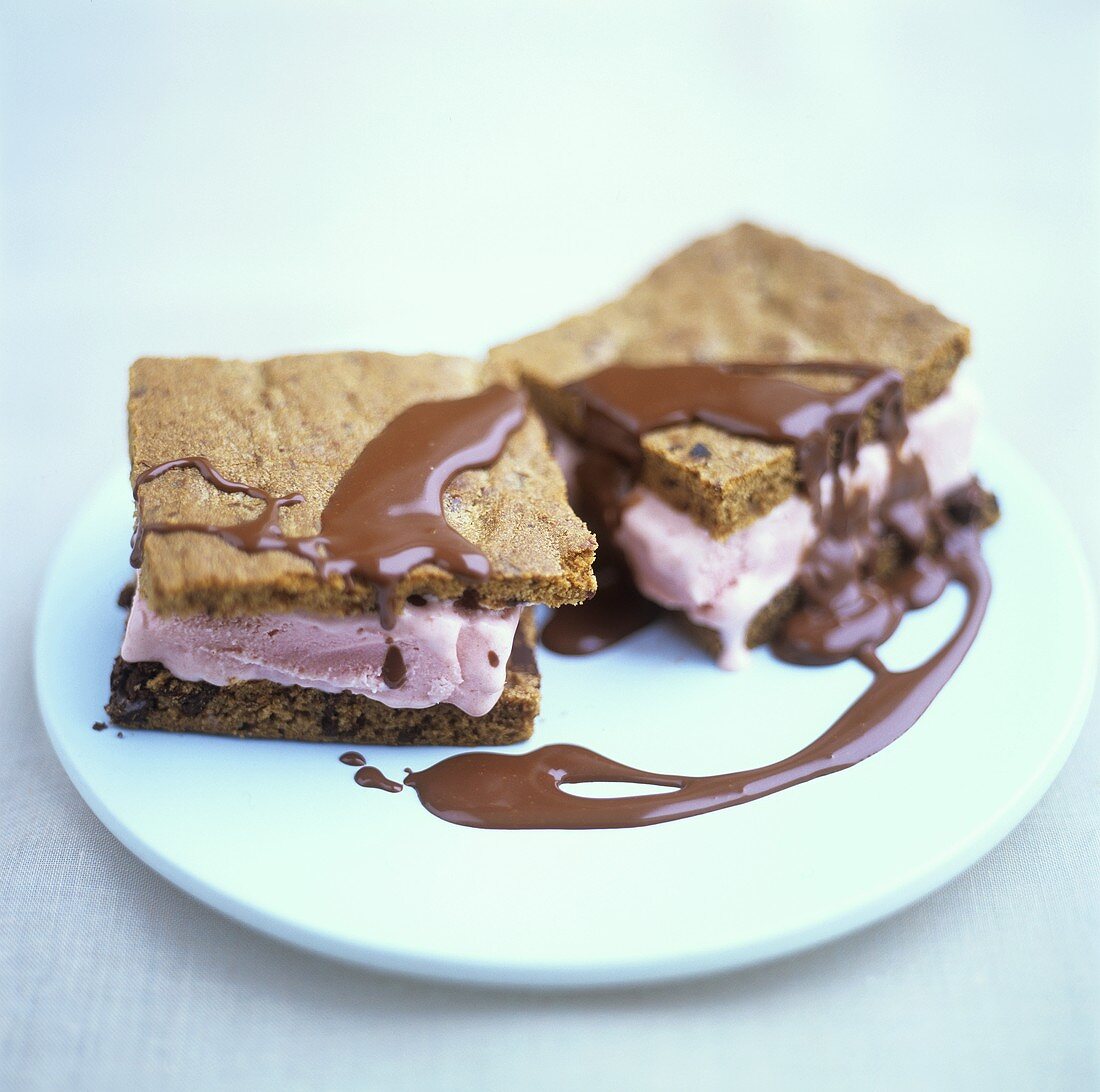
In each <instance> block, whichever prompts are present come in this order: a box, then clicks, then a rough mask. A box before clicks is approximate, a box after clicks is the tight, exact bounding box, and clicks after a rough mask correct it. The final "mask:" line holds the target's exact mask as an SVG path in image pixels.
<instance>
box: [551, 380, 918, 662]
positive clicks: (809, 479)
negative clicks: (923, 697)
mask: <svg viewBox="0 0 1100 1092" xmlns="http://www.w3.org/2000/svg"><path fill="white" fill-rule="evenodd" d="M823 382H824V384H825V386H824V387H823V386H822V383H823ZM567 390H568V391H569V393H570V394H572V395H573V396H574V397H575V398H577V399H579V400H580V402H581V405H582V407H583V417H582V432H583V436H584V441H585V444H586V448H585V454H584V457H583V458H582V460H581V462H580V464H579V467H578V472H577V488H578V491H579V496H578V497H577V498H576V504H577V507H578V508H579V510H580V512H581V514H582V515H583V516H584V518H585V519H586V520H588V521H589V522H590V523H591V524H592V525H593V526H594V528H595V530H596V534H597V537H598V538H599V540H600V559H601V566H602V568H601V572H600V573H599V574H598V576H597V584H598V585H599V586H600V587H601V589H602V587H603V586H604V585H605V584H606V585H609V586H610V588H611V591H610V593H609V594H608V595H607V596H606V597H604V598H603V600H601V595H600V592H599V591H597V594H596V596H595V598H594V599H592V600H590V601H589V603H586V604H584V605H583V606H581V607H573V608H564V609H563V610H561V611H559V612H558V613H557V614H556V615H555V616H554V617H553V618H552V619H551V621H550V622H549V623H548V624H547V626H546V627H545V628H544V630H543V638H542V639H543V643H544V644H545V645H546V646H547V647H548V648H550V649H552V650H553V651H556V652H562V653H566V654H569V655H584V654H586V653H589V652H597V651H599V650H600V649H603V648H606V647H608V645H610V644H613V643H614V642H615V641H616V640H621V639H622V638H623V637H626V636H628V635H629V634H630V633H633V632H635V631H636V630H638V629H640V628H642V627H643V626H644V625H646V624H648V622H650V621H652V620H653V619H654V618H656V617H658V615H659V614H660V613H661V612H660V610H659V609H658V608H657V607H655V606H653V605H652V604H649V603H648V601H647V600H646V599H645V598H644V597H642V596H641V595H640V594H639V593H638V592H637V590H636V589H634V587H633V581H632V580H631V578H630V575H629V566H628V565H627V564H626V562H625V559H623V558H622V557H621V556H620V555H619V554H618V551H617V549H616V548H615V547H614V533H615V530H616V528H617V526H618V521H619V517H620V513H621V510H622V505H623V504H624V502H625V499H626V498H627V495H628V492H629V490H630V488H631V486H632V485H633V483H634V481H635V479H636V477H637V473H638V469H639V467H640V464H641V460H642V437H643V436H644V435H645V434H646V433H647V432H651V431H653V430H654V429H659V428H665V427H668V426H669V425H676V424H685V423H689V422H702V423H705V424H710V425H713V426H715V427H717V428H721V429H723V430H725V431H727V432H730V433H732V434H734V435H737V436H742V437H747V438H750V439H756V440H764V441H767V442H770V443H788V444H793V445H794V447H795V452H796V458H797V461H798V467H799V472H800V475H801V478H802V480H803V481H804V483H805V488H806V491H807V493H808V495H809V498H810V501H811V504H812V507H813V513H814V520H815V523H816V525H817V529H818V536H817V538H816V540H815V542H814V543H813V544H812V545H811V547H810V549H809V550H808V551H807V553H806V556H805V557H804V558H803V564H802V566H801V571H800V573H799V575H798V583H799V586H800V587H801V590H802V596H801V606H800V608H799V610H798V611H796V612H795V614H794V615H792V617H791V618H790V619H789V620H788V622H787V624H786V628H785V629H784V631H783V633H782V634H781V635H780V638H779V640H778V642H777V645H776V650H777V652H778V654H780V655H782V656H783V657H784V658H785V659H789V660H791V661H792V662H797V663H804V664H828V663H836V662H837V661H839V660H843V659H847V658H849V657H851V656H853V655H855V654H856V652H857V651H858V649H859V648H861V647H863V646H864V645H865V644H867V643H871V644H873V645H875V646H877V645H879V644H881V643H882V642H883V641H885V640H886V638H887V637H889V636H890V634H891V633H893V632H894V630H895V629H896V628H897V626H898V623H899V622H900V620H901V617H902V614H903V613H904V610H905V607H904V605H902V604H901V602H900V600H899V599H898V598H897V596H895V595H890V594H886V593H884V592H883V591H882V590H881V589H880V588H879V587H878V586H877V585H876V584H875V583H874V581H871V580H868V579H866V575H867V574H866V569H867V568H868V567H869V565H868V562H869V558H870V557H871V556H872V555H873V552H874V550H873V545H874V540H875V539H876V537H878V535H879V533H880V532H881V531H882V530H884V529H885V530H889V531H894V532H897V533H898V534H899V535H900V537H901V538H902V540H903V541H904V542H905V543H906V545H907V546H909V547H910V549H911V550H912V551H913V552H917V551H919V550H920V549H921V548H922V546H923V544H924V543H925V542H926V541H927V540H928V538H929V534H930V531H929V527H930V519H931V497H930V495H929V491H928V480H927V477H926V475H925V473H924V468H923V466H921V464H920V463H919V461H917V460H911V459H904V458H903V457H902V454H901V450H902V443H903V442H904V440H905V437H906V435H907V428H906V424H905V413H904V405H903V390H902V380H901V376H900V375H899V374H898V373H897V372H896V371H892V370H890V369H885V368H880V367H877V366H875V365H872V364H866V363H859V362H856V363H842V362H837V361H815V362H809V363H800V364H783V365H775V364H761V363H755V362H733V363H728V364H718V365H706V364H684V365H668V366H663V367H655V368H637V367H632V366H630V365H627V364H617V365H614V366H612V367H610V368H606V369H604V370H603V371H600V372H597V373H595V374H594V375H591V376H588V377H587V378H585V379H583V380H581V381H579V382H577V383H574V384H572V385H570V386H569V387H568V388H567ZM872 413H874V414H875V418H876V428H877V433H878V437H879V439H881V441H882V442H883V443H884V444H885V445H886V446H887V450H888V451H889V453H890V459H891V475H890V485H889V487H888V495H887V497H886V498H885V500H884V502H883V504H882V506H881V512H878V513H876V514H875V518H874V519H872V514H871V513H870V512H869V511H868V506H867V499H866V496H865V495H864V494H863V493H862V492H859V491H855V492H852V493H851V495H849V490H848V488H847V487H846V481H845V474H844V473H843V471H844V470H845V469H848V470H850V469H852V468H853V467H854V466H855V463H856V458H857V454H858V451H859V446H860V440H861V433H862V432H863V430H864V429H865V428H866V427H867V426H868V424H869V422H870V420H871V417H872ZM689 454H690V455H691V457H692V458H700V459H702V458H709V456H710V454H711V452H710V450H709V449H708V448H707V447H706V445H704V444H696V445H695V446H694V447H693V448H692V449H691V451H690V453H689ZM609 545H610V547H611V549H610V550H609V549H608V547H609ZM618 619H621V621H620V622H619V623H618V628H617V629H616V622H617V620H618ZM609 638H610V639H609Z"/></svg>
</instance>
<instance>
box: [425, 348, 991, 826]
mask: <svg viewBox="0 0 1100 1092" xmlns="http://www.w3.org/2000/svg"><path fill="white" fill-rule="evenodd" d="M783 370H784V372H786V373H793V374H794V375H796V376H817V375H821V374H827V373H833V374H836V373H842V374H844V375H848V376H850V377H851V378H852V379H853V380H854V383H853V384H852V385H850V386H849V387H848V388H847V389H844V390H839V391H836V390H833V391H823V390H820V389H817V387H815V386H812V385H807V384H802V383H799V382H797V381H796V380H793V379H790V378H787V377H786V376H777V375H776V372H775V368H774V367H773V366H766V367H764V366H760V365H756V364H732V365H726V366H722V367H718V368H715V367H709V366H703V365H685V366H675V367H668V368H652V369H644V371H643V370H639V369H634V368H630V367H627V366H621V365H620V366H616V367H613V368H609V369H607V370H605V371H603V372H600V373H597V374H596V375H594V376H591V377H589V378H588V379H586V380H583V381H582V382H581V383H578V384H574V385H573V387H571V388H570V389H571V391H572V392H573V393H574V394H575V395H578V396H579V397H580V398H581V399H582V402H583V405H584V407H585V415H584V432H585V438H586V440H587V442H588V444H589V448H588V452H587V454H586V456H585V458H584V460H583V461H582V463H581V466H580V472H579V475H578V477H579V479H580V483H581V487H582V493H583V498H582V508H583V514H584V515H585V517H586V518H588V519H590V520H591V521H592V522H593V523H594V524H595V525H596V528H597V534H598V535H600V536H601V544H602V546H603V545H605V543H604V538H605V537H607V538H611V537H613V534H614V530H615V527H616V526H617V521H618V513H619V512H620V511H621V504H622V501H623V498H624V497H625V496H626V493H627V489H628V488H629V483H630V482H631V481H632V480H633V477H634V474H635V473H636V468H637V467H638V465H639V464H640V461H641V438H642V436H643V435H644V434H645V433H646V432H649V431H652V430H653V429H655V428H661V427H664V426H667V425H671V424H676V423H682V422H686V421H704V422H707V423H710V424H713V425H716V426H718V427H721V428H724V429H726V430H728V431H730V432H732V433H734V434H736V435H740V436H749V437H753V438H756V439H761V440H767V441H771V442H786V443H793V444H794V445H795V448H796V454H797V459H798V465H799V470H800V473H801V476H802V479H803V481H804V482H805V488H806V491H807V493H808V495H809V499H810V501H811V504H812V509H813V514H814V520H815V523H816V526H817V530H818V534H817V538H816V541H815V542H814V543H813V544H812V545H811V546H810V548H809V549H808V551H807V553H806V556H805V557H804V559H803V564H802V566H801V572H800V573H799V576H798V582H799V587H800V589H801V602H800V604H799V606H798V607H797V608H796V609H795V611H794V612H793V613H792V614H791V615H790V617H789V619H788V620H787V622H786V624H785V625H784V626H783V628H782V629H781V631H780V633H779V635H778V637H777V638H776V639H775V641H774V642H773V650H774V651H775V652H776V654H777V655H779V656H780V657H782V658H783V659H787V660H789V661H791V662H794V663H801V664H830V663H837V662H839V661H840V660H844V659H847V658H850V657H855V658H856V659H857V660H858V661H859V662H860V663H861V664H863V666H864V667H866V668H867V669H868V670H869V671H870V672H871V674H872V680H871V683H870V685H869V686H868V687H867V689H866V690H865V691H864V692H863V694H862V695H860V697H859V698H857V700H856V701H855V702H854V703H853V704H852V705H851V706H849V708H848V709H847V710H846V711H845V712H844V713H843V714H842V715H841V716H840V717H839V718H838V719H837V720H836V721H835V722H834V723H833V724H832V725H831V726H830V727H829V728H828V729H827V730H826V731H825V732H824V733H823V734H822V735H821V736H819V737H818V738H817V739H816V740H815V741H814V742H813V743H811V744H810V745H809V746H807V747H805V748H803V749H802V750H801V751H798V752H797V753H795V754H793V755H790V756H789V757H787V758H784V759H781V760H780V761H778V762H774V763H771V764H769V765H767V766H761V767H758V768H756V769H752V770H741V771H735V772H732V773H726V774H716V775H710V776H702V777H699V776H684V775H678V774H664V773H653V772H650V771H645V770H639V769H636V768H634V767H631V766H626V765H623V764H622V763H619V762H616V761H614V760H613V759H610V758H606V757H605V756H603V755H599V754H597V753H596V752H594V751H590V750H588V749H586V748H583V747H577V746H574V745H571V744H558V745H553V746H550V747H542V748H539V749H538V750H535V751H532V752H529V753H527V754H522V755H505V754H496V753H477V752H467V753H465V754H459V755H456V756H454V757H452V758H448V759H444V760H443V761H442V762H439V763H436V764H435V765H434V766H431V767H429V768H428V769H426V770H421V771H418V772H410V773H409V775H408V776H407V777H406V779H405V783H406V784H407V785H409V786H410V787H411V788H412V789H414V791H415V792H416V793H417V795H418V796H419V798H420V802H421V803H422V804H423V806H424V807H425V808H427V809H428V810H429V811H430V812H432V813H433V814H434V815H437V816H439V817H440V818H442V819H445V820H446V821H447V822H450V823H456V824H459V825H462V826H472V827H483V828H492V829H546V828H554V829H593V828H601V829H602V828H613V827H635V826H648V825H652V824H655V823H665V822H671V821H673V820H676V819H684V818H687V817H689V816H693V815H701V814H704V813H707V812H712V811H718V810H721V809H724V808H729V807H734V806H737V805H740V804H744V803H748V802H749V801H751V800H757V799H759V798H761V797H763V796H768V795H770V794H772V793H775V792H780V791H782V790H784V789H787V788H790V787H792V786H794V785H798V784H801V783H803V782H805V781H809V780H812V779H814V778H818V777H824V776H827V775H829V774H833V773H837V772H839V771H840V770H844V769H847V768H848V767H849V766H852V765H854V764H856V763H857V762H862V761H863V760H864V759H866V758H869V757H870V756H872V755H874V754H876V753H877V752H878V751H880V750H882V749H883V748H884V747H886V746H888V745H889V744H891V743H893V742H894V741H895V740H897V739H898V738H899V737H900V736H901V735H903V734H904V733H905V732H906V731H908V729H909V728H910V727H912V725H913V724H914V723H916V721H917V720H918V719H919V718H920V716H921V715H922V714H923V713H924V711H925V710H926V709H927V708H928V706H929V705H930V704H931V702H932V701H933V699H934V698H935V697H936V695H937V694H938V693H939V691H940V690H941V689H942V688H943V686H944V685H945V684H946V683H947V680H948V679H949V678H950V677H951V675H952V673H953V672H954V671H955V669H956V668H957V667H958V665H959V663H960V662H961V661H962V659H963V657H964V656H965V655H966V652H967V650H968V649H969V648H970V645H971V644H972V642H973V640H974V637H975V635H976V634H977V632H978V629H979V627H980V625H981V622H982V619H983V617H984V615H985V610H986V605H987V603H988V601H989V595H990V578H989V573H988V570H987V568H986V566H985V563H984V561H983V559H982V556H981V549H980V542H979V528H978V527H977V525H976V519H977V516H978V514H979V513H980V512H981V510H982V507H983V501H982V499H981V496H980V494H981V491H980V490H977V493H978V496H975V489H976V487H975V486H971V487H968V488H967V489H964V490H962V491H959V494H952V496H950V497H947V498H945V499H943V500H942V501H937V500H936V499H935V498H933V497H932V495H931V491H930V489H929V485H928V478H927V475H926V473H925V471H924V467H923V465H922V464H921V463H920V461H919V460H918V459H916V458H913V457H911V456H908V455H906V454H905V452H904V449H903V444H904V441H905V438H906V435H907V428H906V423H905V415H904V407H903V397H902V386H901V377H900V375H898V374H897V373H896V372H892V371H889V370H885V369H879V368H875V367H873V366H871V365H866V364H855V365H842V364H835V363H831V362H830V363H825V364H803V365H795V366H785V367H784V369H783ZM872 413H874V414H876V415H877V421H876V425H877V438H878V439H879V440H880V441H881V442H883V443H884V444H885V445H886V448H887V452H888V456H889V460H890V474H889V481H888V485H887V490H886V496H885V497H884V498H883V500H882V502H881V504H880V505H878V506H877V509H876V511H875V512H872V511H871V510H870V505H869V503H868V499H867V497H866V495H865V494H864V493H863V492H862V491H861V490H858V489H853V488H851V486H850V485H849V475H848V473H846V471H847V472H850V471H851V470H852V469H853V468H854V466H855V463H856V459H857V456H858V451H859V447H860V443H861V439H862V433H863V431H864V429H865V428H866V425H867V422H868V421H869V419H870V417H871V415H872ZM699 457H702V455H700V456H699ZM609 459H610V460H612V461H611V463H609V462H608V460H609ZM616 459H617V460H618V463H617V465H616V464H615V463H614V460H616ZM624 483H627V484H625V485H624ZM886 535H889V536H893V537H894V538H895V539H896V540H897V541H898V542H900V544H901V549H903V550H904V551H906V557H905V559H904V560H903V561H902V563H901V564H899V565H898V566H897V569H896V572H895V573H894V575H893V576H891V577H890V578H888V579H882V578H879V577H878V576H877V575H876V573H875V572H874V571H873V553H874V547H875V545H876V543H877V542H878V541H879V540H880V539H881V538H882V537H883V536H886ZM612 558H613V564H614V565H615V566H616V569H613V570H612V573H613V574H614V573H615V572H616V570H617V572H618V573H622V572H623V571H625V562H624V561H623V559H621V558H616V557H615V556H614V551H613V552H612ZM605 579H606V576H601V578H600V580H601V583H602V582H603V581H604V580H605ZM952 581H956V582H958V583H960V584H961V585H962V586H963V587H964V589H965V590H966V593H967V608H966V613H965V615H964V618H963V620H962V622H961V623H960V625H959V626H958V628H957V629H956V631H955V633H954V634H953V635H952V637H951V638H950V639H949V640H948V641H947V642H946V644H944V645H943V647H942V648H940V649H939V651H937V652H936V653H935V654H933V655H932V656H931V657H930V658H929V659H928V660H927V661H925V663H923V664H921V665H920V666H919V667H915V668H912V669H911V670H908V671H900V672H894V671H890V670H889V669H888V668H886V667H885V666H884V665H883V663H882V662H881V660H880V659H879V657H878V655H877V649H878V647H879V646H880V645H882V644H883V643H884V642H885V641H886V640H887V639H888V638H889V637H890V636H891V635H892V634H893V632H894V631H895V629H896V628H897V626H898V624H899V622H900V621H901V618H902V617H903V615H904V614H905V612H906V611H907V610H913V609H918V608H920V607H924V606H927V605H928V604H930V603H932V602H934V601H935V600H936V599H937V598H938V597H939V595H940V594H941V593H942V592H943V590H944V588H945V587H946V586H947V584H948V583H950V582H952ZM614 586H615V585H614V584H612V587H614ZM620 586H622V585H620ZM627 587H628V586H627ZM636 598H637V597H635V600H634V601H636ZM592 602H593V603H594V604H598V603H599V595H598V593H597V597H596V599H595V600H593V601H592ZM605 602H608V603H613V602H614V594H612V596H611V598H609V599H608V600H605ZM631 602H632V600H631V598H630V595H629V589H628V591H627V594H626V596H625V600H624V603H620V604H618V607H619V609H620V610H624V609H627V608H629V606H630V603H631ZM586 609H587V608H586V607H580V608H575V609H574V613H573V615H572V617H570V616H569V615H567V614H564V613H563V614H559V615H556V616H555V618H554V619H553V621H552V623H551V624H550V626H548V627H547V629H546V630H545V631H544V633H546V634H548V635H549V642H548V643H549V647H551V648H555V649H556V650H559V651H563V652H574V653H580V652H584V651H595V650H597V649H599V648H601V647H606V646H607V645H608V644H610V643H613V640H614V639H617V637H621V636H625V633H626V632H627V631H628V630H629V628H630V627H629V625H626V626H623V627H622V628H621V629H620V630H619V631H618V633H617V635H616V634H615V632H614V631H613V632H612V636H611V639H605V636H604V635H605V633H606V632H607V631H606V630H605V626H606V625H607V622H606V618H607V616H608V615H607V612H606V608H600V609H599V610H597V611H595V612H593V613H592V614H591V617H592V619H594V621H589V622H586V621H585V616H584V614H583V612H584V611H585V610H586ZM559 618H560V619H568V621H565V622H562V623H559V621H558V619H559ZM597 782H602V783H606V782H612V783H620V784H634V785H645V786H652V787H659V788H664V789H668V790H670V791H668V792H664V793H659V794H646V795H643V796H626V797H619V798H613V799H594V798H590V797H583V796H576V795H573V794H571V793H568V792H565V791H563V789H562V786H565V785H578V784H591V783H597Z"/></svg>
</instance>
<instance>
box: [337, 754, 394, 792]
mask: <svg viewBox="0 0 1100 1092" xmlns="http://www.w3.org/2000/svg"><path fill="white" fill-rule="evenodd" d="M340 761H341V762H342V763H343V764H344V765H345V766H357V767H358V769H357V770H356V771H355V783H356V785H359V786H360V787H361V788H364V789H384V790H385V791H386V792H400V791H401V790H402V789H403V788H404V785H402V784H401V783H400V782H399V781H391V780H390V779H389V778H388V777H387V776H386V775H385V774H384V773H383V772H382V771H381V770H380V769H379V768H378V767H377V766H368V765H367V760H366V759H365V758H364V757H363V756H362V755H361V754H360V753H359V752H358V751H345V752H344V753H343V754H342V755H341V756H340Z"/></svg>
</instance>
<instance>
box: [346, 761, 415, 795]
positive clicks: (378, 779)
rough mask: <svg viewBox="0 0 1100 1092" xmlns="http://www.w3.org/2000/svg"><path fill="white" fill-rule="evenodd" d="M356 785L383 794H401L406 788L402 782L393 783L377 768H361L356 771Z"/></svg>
mask: <svg viewBox="0 0 1100 1092" xmlns="http://www.w3.org/2000/svg"><path fill="white" fill-rule="evenodd" d="M355 783H356V785H358V786H359V787H360V788H362V789H382V791H383V792H400V791H401V790H402V789H403V788H404V787H405V786H404V785H402V784H401V782H400V781H391V780H390V779H389V778H388V777H387V776H386V775H385V774H384V773H383V772H382V771H381V770H380V769H379V768H378V767H377V766H360V767H359V769H358V770H356V771H355Z"/></svg>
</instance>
